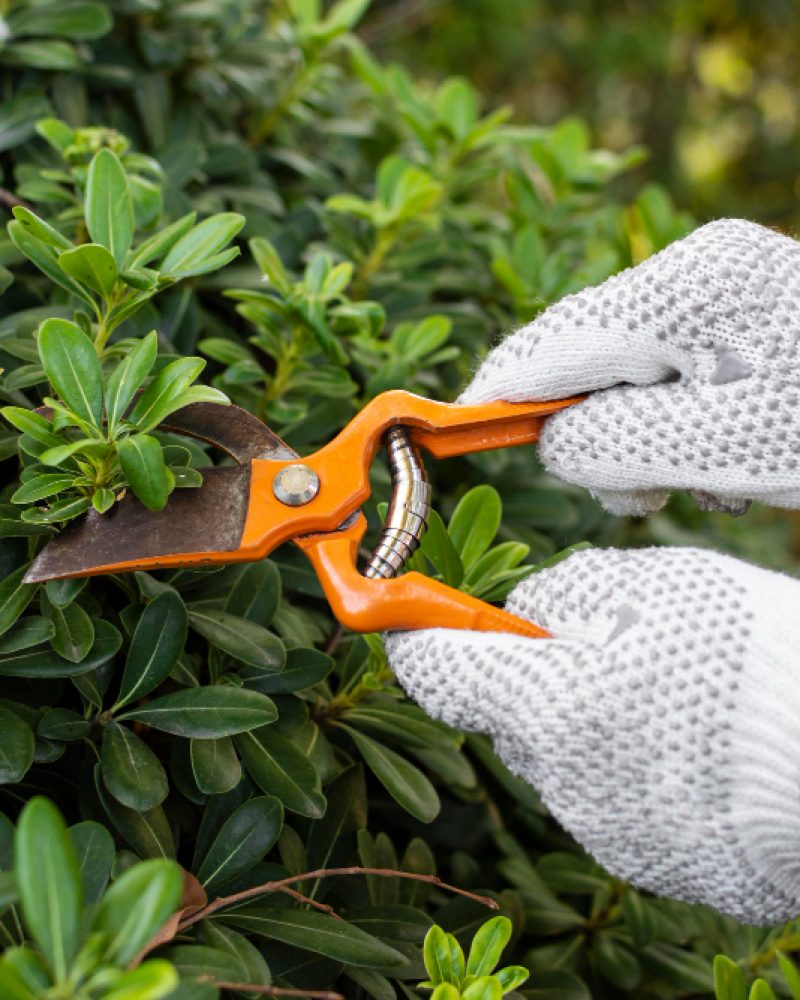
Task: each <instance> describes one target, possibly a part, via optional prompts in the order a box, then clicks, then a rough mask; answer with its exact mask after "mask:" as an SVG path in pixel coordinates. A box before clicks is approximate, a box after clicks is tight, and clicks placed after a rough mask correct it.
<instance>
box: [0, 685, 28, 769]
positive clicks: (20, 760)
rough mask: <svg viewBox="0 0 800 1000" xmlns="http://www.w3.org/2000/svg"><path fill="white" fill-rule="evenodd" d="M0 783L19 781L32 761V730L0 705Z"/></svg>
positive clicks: (13, 713)
mask: <svg viewBox="0 0 800 1000" xmlns="http://www.w3.org/2000/svg"><path fill="white" fill-rule="evenodd" d="M0 733H2V739H0V784H2V785H8V784H11V783H12V782H15V781H20V780H21V779H22V777H23V775H24V774H25V773H26V771H27V770H28V768H29V767H30V766H31V764H32V763H33V749H34V738H33V730H32V729H31V727H30V726H29V725H28V724H27V722H23V720H22V719H21V718H20V717H19V716H18V715H17V714H16V712H12V711H11V709H10V708H6V706H5V705H0Z"/></svg>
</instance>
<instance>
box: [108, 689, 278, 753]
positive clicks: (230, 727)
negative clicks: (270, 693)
mask: <svg viewBox="0 0 800 1000" xmlns="http://www.w3.org/2000/svg"><path fill="white" fill-rule="evenodd" d="M277 717H278V712H277V710H276V708H275V703H274V702H273V701H271V700H270V699H269V698H267V696H266V695H263V694H260V693H259V692H258V691H245V690H243V689H242V688H233V687H226V686H224V685H221V684H213V685H211V686H210V687H196V688H188V689H187V690H185V691H176V692H175V693H174V694H167V695H164V696H163V697H162V698H156V699H155V700H154V701H150V702H148V703H147V704H146V705H141V706H140V707H138V708H134V709H130V710H129V711H127V712H125V713H124V714H123V715H121V716H120V719H136V720H137V721H138V722H145V723H147V725H148V726H152V727H153V728H154V729H160V730H162V731H163V732H165V733H172V734H173V735H175V736H191V737H193V738H194V739H218V738H219V737H220V736H233V735H234V734H236V733H244V732H247V731H248V730H250V729H257V728H258V727H259V726H263V725H265V724H266V723H269V722H274V720H275V719H276V718H277Z"/></svg>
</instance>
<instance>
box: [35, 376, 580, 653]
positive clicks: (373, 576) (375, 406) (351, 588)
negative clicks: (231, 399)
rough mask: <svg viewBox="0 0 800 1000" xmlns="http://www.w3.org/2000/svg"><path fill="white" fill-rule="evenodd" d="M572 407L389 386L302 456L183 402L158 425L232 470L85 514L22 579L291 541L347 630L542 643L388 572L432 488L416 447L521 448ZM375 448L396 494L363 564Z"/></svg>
mask: <svg viewBox="0 0 800 1000" xmlns="http://www.w3.org/2000/svg"><path fill="white" fill-rule="evenodd" d="M576 401H577V400H573V399H566V400H558V401H552V402H544V403H485V404H480V405H468V406H465V405H460V404H454V403H440V402H436V401H434V400H429V399H423V398H422V397H420V396H416V395H414V394H412V393H409V392H404V391H401V390H393V391H390V392H385V393H382V394H381V395H379V396H376V397H375V398H374V399H373V400H372V401H371V402H369V403H368V404H367V405H366V406H365V407H364V409H362V410H361V412H360V413H358V414H357V415H356V416H355V417H354V418H353V420H351V421H350V423H349V424H347V426H346V427H345V428H344V429H343V430H342V431H341V432H340V433H339V434H338V435H337V436H336V437H335V438H334V439H333V441H331V442H330V443H329V444H327V445H325V447H323V448H321V449H320V450H319V451H317V452H315V453H314V454H313V455H309V456H307V457H305V458H302V459H301V458H300V456H299V455H298V454H297V453H296V452H294V451H293V450H292V449H291V448H290V447H289V446H288V445H287V444H285V442H283V441H282V440H281V439H280V438H279V437H278V436H277V435H276V434H275V433H274V432H273V431H271V430H270V429H269V427H267V426H266V424H264V423H262V421H261V420H259V419H258V418H257V417H255V416H253V414H251V413H248V412H247V411H246V410H243V409H241V408H240V407H238V406H223V405H220V404H216V403H193V404H190V405H189V406H186V407H184V408H183V409H182V410H178V411H177V412H176V413H174V414H172V416H171V417H169V419H168V420H167V421H166V422H165V423H164V424H163V425H162V427H163V429H165V430H169V431H172V432H175V433H178V434H183V435H187V436H189V437H194V438H197V439H199V440H202V441H206V442H208V443H209V444H211V445H213V446H215V447H216V448H219V449H220V450H222V451H223V452H225V453H227V455H229V456H230V457H231V458H232V459H234V460H235V462H236V464H235V465H226V466H214V467H210V468H207V469H203V470H202V472H203V484H202V486H199V487H196V488H193V489H184V490H178V491H176V492H175V493H173V495H172V497H171V498H170V501H169V503H168V504H167V506H166V507H165V508H164V509H163V510H161V511H157V512H156V511H151V510H148V509H147V508H146V507H144V506H143V505H142V504H141V503H140V502H139V501H138V500H137V499H136V498H135V497H133V496H128V497H125V498H123V499H122V500H121V501H120V502H119V503H117V504H115V506H114V507H113V508H112V509H111V510H110V511H108V512H107V513H105V514H99V513H98V512H97V511H95V510H93V509H90V510H89V511H88V512H87V513H86V514H85V515H83V517H82V518H81V519H80V520H78V521H75V522H73V523H72V524H70V525H69V526H68V527H67V528H66V529H65V530H64V531H63V532H62V533H61V534H60V535H58V536H57V537H56V538H54V539H53V540H51V541H50V542H49V543H48V544H47V545H46V546H45V547H44V549H43V550H42V551H41V553H40V554H39V556H38V557H37V558H36V559H35V561H34V562H33V563H32V565H31V567H30V569H29V570H28V573H27V576H26V578H25V579H26V581H27V582H29V583H37V582H44V581H47V580H55V579H63V578H66V577H81V576H94V575H96V574H101V573H122V572H128V571H132V570H158V569H168V568H173V567H203V566H217V565H220V564H226V563H235V562H254V561H257V560H259V559H263V558H264V557H265V556H267V555H269V553H270V552H272V551H273V549H275V548H276V547H277V546H279V545H281V544H283V543H284V542H288V541H292V542H294V543H295V545H297V546H298V547H299V548H300V549H302V551H303V552H304V553H305V554H306V556H307V557H308V558H309V559H310V561H311V563H312V565H313V567H314V569H315V571H316V573H317V576H318V578H319V581H320V583H321V585H322V589H323V591H324V592H325V596H326V598H327V599H328V602H329V603H330V605H331V608H332V610H333V612H334V614H335V615H336V617H337V618H338V620H339V621H340V622H341V623H342V625H345V626H347V627H348V628H351V629H353V630H354V631H357V632H379V631H385V630H394V629H422V628H436V627H440V628H459V629H477V630H479V631H484V632H512V633H515V634H517V635H524V636H531V637H537V636H546V635H547V634H548V633H546V632H545V631H544V630H543V629H541V628H539V627H538V626H537V625H534V624H532V623H530V622H527V621H524V620H523V619H521V618H518V617H516V616H515V615H512V614H509V613H508V612H506V611H502V610H500V609H498V608H495V607H493V606H492V605H490V604H487V603H485V602H484V601H480V600H478V599H477V598H474V597H471V596H469V595H468V594H464V593H462V592H460V591H458V590H455V589H453V588H452V587H448V586H446V585H445V584H443V583H439V582H438V581H436V580H433V579H431V578H429V577H427V576H424V575H423V574H421V573H417V572H408V573H405V574H403V575H399V574H400V572H401V570H402V569H403V567H404V566H405V564H406V563H407V561H408V560H409V559H410V558H411V556H412V555H413V553H414V551H415V550H416V549H417V547H418V546H419V544H420V539H421V537H422V534H423V532H424V531H425V528H426V526H427V519H428V515H429V512H430V486H429V484H428V481H427V477H426V475H425V468H424V465H423V463H422V460H421V457H420V449H425V450H426V451H429V452H430V453H431V454H432V455H434V456H436V457H437V458H447V457H449V456H453V455H464V454H467V453H471V452H478V451H484V450H487V449H491V448H503V447H509V446H512V445H520V444H528V443H530V442H533V441H536V440H538V438H539V434H540V431H541V427H542V424H543V422H544V419H545V418H546V417H547V416H548V415H549V414H551V413H554V412H555V411H557V410H561V409H563V408H564V407H566V406H569V405H570V404H571V403H573V402H576ZM381 444H383V445H384V446H385V447H386V449H387V452H388V457H389V465H390V469H391V475H392V487H393V493H392V498H391V502H390V504H389V508H388V512H387V516H386V522H385V526H384V529H383V533H382V534H381V537H380V540H379V542H378V545H377V547H376V548H375V550H374V552H373V553H372V555H371V557H370V559H369V560H368V561H367V564H366V566H365V567H364V569H363V570H361V569H359V568H358V565H357V559H358V552H359V545H360V543H361V539H362V537H363V535H364V532H365V531H366V527H367V522H366V519H365V517H364V515H363V514H362V513H361V512H360V510H359V508H360V507H361V505H362V504H363V503H364V501H365V500H366V499H367V498H368V496H369V495H370V485H369V467H370V463H371V462H372V459H373V457H374V456H375V454H376V452H377V450H378V448H379V447H380V446H381Z"/></svg>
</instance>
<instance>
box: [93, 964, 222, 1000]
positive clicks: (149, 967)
mask: <svg viewBox="0 0 800 1000" xmlns="http://www.w3.org/2000/svg"><path fill="white" fill-rule="evenodd" d="M176 986H178V973H177V972H176V970H175V969H174V968H173V966H172V965H171V964H170V963H169V962H168V961H167V960H166V959H163V958H151V959H149V960H148V961H146V962H142V964H141V965H140V966H138V968H136V969H132V970H131V971H130V972H124V973H123V974H122V975H121V976H120V977H119V978H118V979H116V980H114V985H113V986H112V987H111V989H110V990H109V991H108V992H106V993H104V994H103V1000H168V998H169V997H172V996H173V995H174V993H173V991H174V989H175V987H176ZM196 996H197V1000H202V997H201V994H200V993H199V992H198V993H197V994H196Z"/></svg>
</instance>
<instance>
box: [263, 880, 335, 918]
mask: <svg viewBox="0 0 800 1000" xmlns="http://www.w3.org/2000/svg"><path fill="white" fill-rule="evenodd" d="M278 892H285V893H286V895H287V896H291V897H292V899H296V900H297V902H298V903H308V905H309V906H313V907H314V908H315V909H317V910H322V912H323V913H327V914H328V915H329V916H331V917H335V918H336V919H337V920H341V919H342V918H341V917H340V916H339V914H338V913H337V912H336V910H334V908H333V907H332V906H329V905H328V904H327V903H320V902H319V900H317V899H312V898H311V897H310V896H304V895H303V894H302V892H298V891H297V889H290V888H289V886H288V885H285V886H284V887H283V888H282V889H279V890H278Z"/></svg>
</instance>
